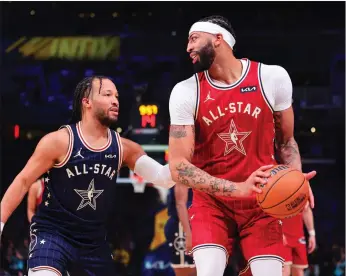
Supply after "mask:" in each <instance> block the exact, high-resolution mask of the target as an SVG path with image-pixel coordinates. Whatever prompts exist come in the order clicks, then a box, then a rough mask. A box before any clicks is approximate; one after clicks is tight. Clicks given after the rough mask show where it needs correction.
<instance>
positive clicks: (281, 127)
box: [274, 106, 294, 145]
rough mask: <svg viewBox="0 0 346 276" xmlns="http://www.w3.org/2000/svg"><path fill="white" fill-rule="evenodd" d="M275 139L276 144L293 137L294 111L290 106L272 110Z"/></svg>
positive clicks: (285, 141) (283, 142)
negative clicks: (280, 109) (284, 108)
mask: <svg viewBox="0 0 346 276" xmlns="http://www.w3.org/2000/svg"><path fill="white" fill-rule="evenodd" d="M274 123H275V140H276V143H277V144H278V145H281V144H285V143H287V141H289V140H290V139H292V138H293V137H294V113H293V108H292V106H291V107H289V108H288V109H286V110H282V111H276V112H274Z"/></svg>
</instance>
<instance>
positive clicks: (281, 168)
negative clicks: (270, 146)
mask: <svg viewBox="0 0 346 276" xmlns="http://www.w3.org/2000/svg"><path fill="white" fill-rule="evenodd" d="M268 171H269V172H270V175H271V176H270V177H269V178H268V182H267V184H265V185H262V184H260V185H259V186H258V187H259V188H260V189H262V191H263V192H262V193H261V194H257V202H258V204H259V205H260V206H261V208H262V210H263V211H264V212H265V213H267V214H268V215H270V216H272V217H275V218H281V219H283V218H287V217H292V216H295V215H297V214H298V213H300V212H301V211H302V210H303V208H304V207H305V205H306V202H307V201H308V199H309V183H308V181H306V179H305V176H304V174H303V173H302V172H300V171H298V170H296V169H293V168H290V167H289V166H286V165H277V166H275V167H273V168H271V169H270V170H268Z"/></svg>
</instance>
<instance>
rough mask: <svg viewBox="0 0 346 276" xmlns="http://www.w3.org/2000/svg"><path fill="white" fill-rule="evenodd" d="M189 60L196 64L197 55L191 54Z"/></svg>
mask: <svg viewBox="0 0 346 276" xmlns="http://www.w3.org/2000/svg"><path fill="white" fill-rule="evenodd" d="M190 58H191V59H192V63H196V62H197V60H198V55H197V54H191V55H190Z"/></svg>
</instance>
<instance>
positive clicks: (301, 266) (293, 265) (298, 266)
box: [292, 264, 309, 269]
mask: <svg viewBox="0 0 346 276" xmlns="http://www.w3.org/2000/svg"><path fill="white" fill-rule="evenodd" d="M292 267H295V268H301V269H305V268H308V267H309V265H308V264H305V265H296V264H292Z"/></svg>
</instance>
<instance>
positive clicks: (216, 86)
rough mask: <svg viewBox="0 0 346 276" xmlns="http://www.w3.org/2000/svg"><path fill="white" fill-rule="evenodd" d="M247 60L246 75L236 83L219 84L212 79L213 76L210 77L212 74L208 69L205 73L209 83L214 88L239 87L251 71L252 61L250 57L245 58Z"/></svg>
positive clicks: (227, 88)
mask: <svg viewBox="0 0 346 276" xmlns="http://www.w3.org/2000/svg"><path fill="white" fill-rule="evenodd" d="M245 60H246V62H247V63H246V71H245V73H244V75H243V76H241V77H240V79H239V80H237V81H236V82H235V83H232V84H230V85H222V86H219V85H217V84H215V83H213V81H212V79H211V77H210V75H209V71H208V70H207V71H204V74H205V77H206V79H207V81H208V83H209V84H210V85H211V86H212V87H214V88H216V89H218V90H229V89H233V88H235V87H237V86H238V85H240V84H241V83H242V82H243V80H245V78H246V76H247V75H248V73H249V72H250V67H251V62H250V60H249V59H245Z"/></svg>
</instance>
